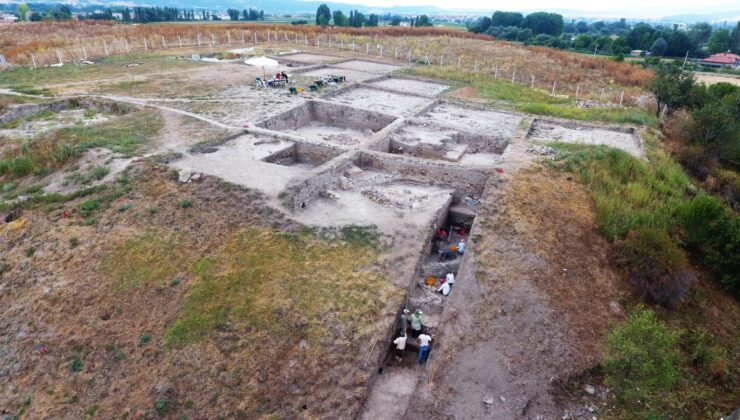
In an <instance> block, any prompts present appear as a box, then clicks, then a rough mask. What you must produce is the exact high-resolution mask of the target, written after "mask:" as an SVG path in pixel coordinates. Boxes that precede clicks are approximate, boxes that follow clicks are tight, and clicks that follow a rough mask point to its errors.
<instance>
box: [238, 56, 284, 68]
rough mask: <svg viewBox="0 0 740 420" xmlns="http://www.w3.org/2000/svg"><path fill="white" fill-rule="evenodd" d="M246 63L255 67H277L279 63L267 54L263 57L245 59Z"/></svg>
mask: <svg viewBox="0 0 740 420" xmlns="http://www.w3.org/2000/svg"><path fill="white" fill-rule="evenodd" d="M244 64H247V65H250V66H254V67H263V68H264V67H277V66H278V65H279V63H278V62H277V61H276V60H273V59H272V58H267V57H265V56H262V57H252V58H250V59H249V60H244Z"/></svg>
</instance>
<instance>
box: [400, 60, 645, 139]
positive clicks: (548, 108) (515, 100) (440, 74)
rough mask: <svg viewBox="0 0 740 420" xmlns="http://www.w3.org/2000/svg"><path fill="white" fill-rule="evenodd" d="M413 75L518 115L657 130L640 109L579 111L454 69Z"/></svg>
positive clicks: (569, 103)
mask: <svg viewBox="0 0 740 420" xmlns="http://www.w3.org/2000/svg"><path fill="white" fill-rule="evenodd" d="M410 72H411V73H412V74H414V75H418V76H423V77H430V78H434V79H442V80H448V81H452V82H456V83H459V84H463V85H469V86H472V87H474V88H475V90H476V92H477V93H478V94H479V95H480V96H481V97H484V98H487V99H490V100H496V101H504V102H508V103H510V104H511V106H512V107H513V108H514V109H516V110H517V111H521V112H526V113H530V114H536V115H547V116H551V117H558V118H568V119H574V120H583V121H602V122H609V123H617V124H628V123H629V124H641V125H649V126H653V127H654V126H657V120H656V119H655V117H654V116H653V115H652V113H650V112H648V111H646V110H643V109H639V108H629V107H624V108H596V107H595V108H579V107H577V106H576V105H575V101H573V100H571V99H569V98H566V97H562V96H552V95H550V94H549V93H548V92H544V91H542V90H538V89H531V88H530V87H529V86H526V85H522V84H518V83H510V82H508V81H506V80H503V79H494V78H493V77H492V76H488V75H482V74H478V75H476V74H469V73H464V72H460V71H459V70H458V69H457V68H454V67H435V66H416V67H414V68H413V69H411V70H410Z"/></svg>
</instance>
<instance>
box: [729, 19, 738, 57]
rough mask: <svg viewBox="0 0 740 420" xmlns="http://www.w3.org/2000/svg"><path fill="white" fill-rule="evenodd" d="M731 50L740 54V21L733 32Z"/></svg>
mask: <svg viewBox="0 0 740 420" xmlns="http://www.w3.org/2000/svg"><path fill="white" fill-rule="evenodd" d="M730 49H731V50H732V52H733V53H735V54H740V21H738V22H737V26H735V29H733V30H732V45H731V46H730Z"/></svg>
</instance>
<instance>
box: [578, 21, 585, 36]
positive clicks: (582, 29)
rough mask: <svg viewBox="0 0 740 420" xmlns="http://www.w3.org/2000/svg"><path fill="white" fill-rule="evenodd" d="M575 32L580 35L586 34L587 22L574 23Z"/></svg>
mask: <svg viewBox="0 0 740 420" xmlns="http://www.w3.org/2000/svg"><path fill="white" fill-rule="evenodd" d="M576 31H577V32H578V33H580V34H585V33H586V32H588V22H586V21H584V20H582V21H579V22H578V23H576Z"/></svg>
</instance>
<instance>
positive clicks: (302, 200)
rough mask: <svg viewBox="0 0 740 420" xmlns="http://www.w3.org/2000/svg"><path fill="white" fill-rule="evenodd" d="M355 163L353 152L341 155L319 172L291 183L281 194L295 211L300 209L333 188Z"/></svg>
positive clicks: (288, 205)
mask: <svg viewBox="0 0 740 420" xmlns="http://www.w3.org/2000/svg"><path fill="white" fill-rule="evenodd" d="M352 165H354V162H353V158H352V156H351V154H344V155H340V156H338V157H336V158H334V159H332V160H330V161H328V162H327V163H325V164H324V165H322V166H321V167H320V169H319V171H318V172H312V173H311V174H310V175H307V176H306V177H305V178H303V179H301V180H299V181H297V182H294V183H292V184H291V185H289V186H288V187H287V188H286V189H285V190H284V191H283V193H282V194H281V195H282V196H283V199H284V200H285V205H286V206H287V207H288V208H289V209H292V210H293V211H300V210H301V209H302V208H304V207H305V206H308V205H309V203H311V201H313V200H315V199H316V198H318V197H319V196H320V195H321V194H322V193H324V192H325V191H326V190H328V189H331V188H333V186H334V185H336V183H337V182H338V181H339V177H340V176H341V175H342V174H343V173H344V172H346V171H347V170H349V168H351V167H352Z"/></svg>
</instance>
